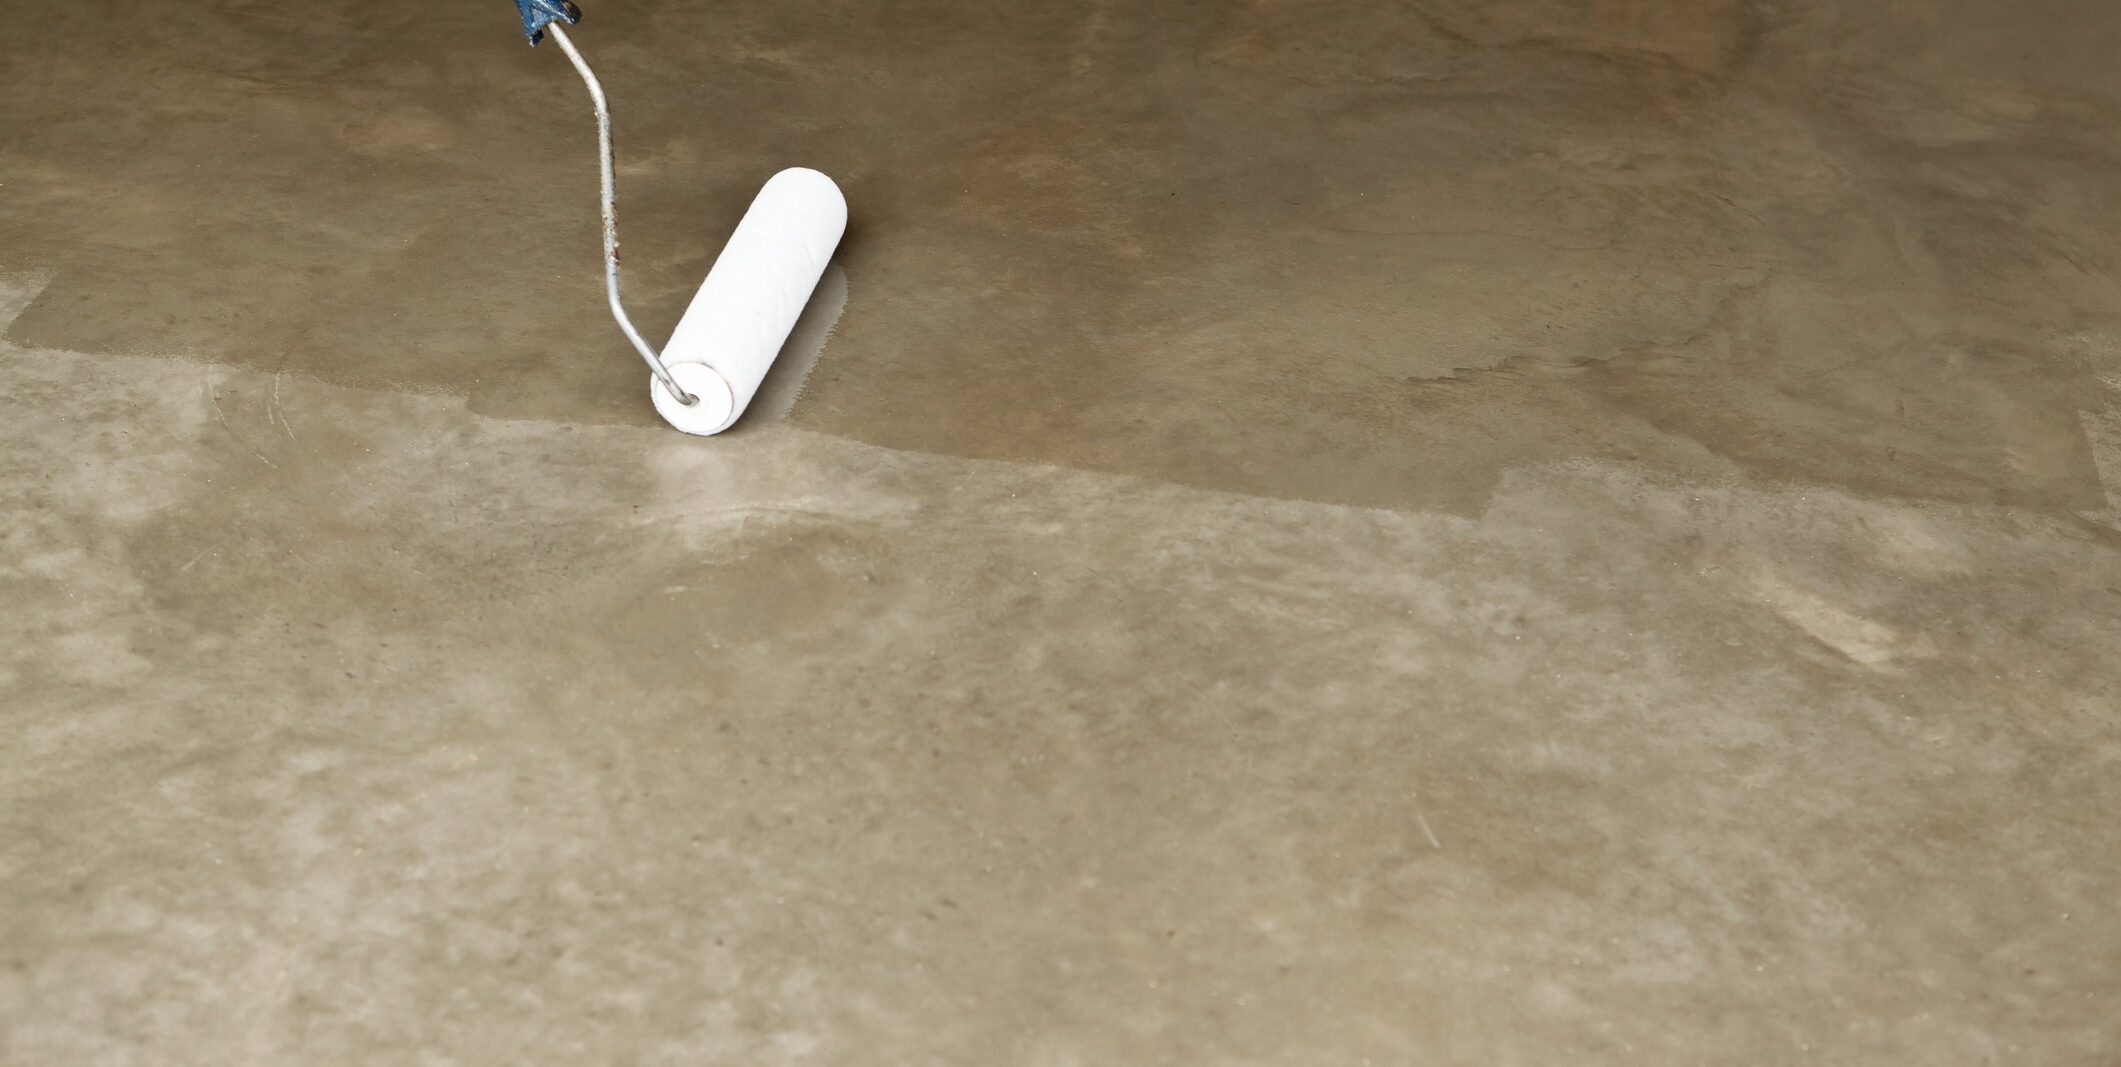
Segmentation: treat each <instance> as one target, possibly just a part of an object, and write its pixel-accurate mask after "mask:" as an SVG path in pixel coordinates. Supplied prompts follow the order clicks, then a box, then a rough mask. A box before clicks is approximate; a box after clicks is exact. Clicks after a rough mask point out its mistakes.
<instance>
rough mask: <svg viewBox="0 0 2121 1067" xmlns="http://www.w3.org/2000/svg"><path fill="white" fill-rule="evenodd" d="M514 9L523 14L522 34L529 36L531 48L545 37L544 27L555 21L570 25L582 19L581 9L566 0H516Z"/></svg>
mask: <svg viewBox="0 0 2121 1067" xmlns="http://www.w3.org/2000/svg"><path fill="white" fill-rule="evenodd" d="M516 10H517V11H519V12H521V13H522V15H523V36H525V37H528V38H530V46H531V47H532V48H536V47H537V45H538V42H539V41H542V40H544V39H545V27H547V26H550V25H552V24H553V23H555V22H564V23H566V24H568V25H569V26H572V25H574V24H575V23H577V22H580V21H582V9H581V8H578V7H576V6H574V5H573V4H571V3H569V2H568V0H516Z"/></svg>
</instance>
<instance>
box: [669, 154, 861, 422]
mask: <svg viewBox="0 0 2121 1067" xmlns="http://www.w3.org/2000/svg"><path fill="white" fill-rule="evenodd" d="M846 231H847V201H846V198H845V197H842V196H841V195H840V189H839V186H837V185H834V184H833V183H832V179H830V178H827V177H825V176H824V175H823V174H820V173H818V172H817V171H814V170H808V169H806V168H802V167H795V168H791V169H789V170H784V171H782V172H780V173H779V174H776V175H774V176H773V177H772V178H771V179H768V180H767V182H766V187H765V188H763V189H761V190H759V195H758V199H756V200H753V201H752V202H751V210H749V211H746V212H744V219H743V221H742V222H739V223H737V224H736V232H735V233H734V234H731V235H730V237H729V243H728V244H727V245H724V246H723V247H722V254H721V255H720V256H719V257H717V258H716V259H715V261H714V269H713V270H710V271H708V272H707V280H706V281H704V282H702V283H700V291H699V293H698V294H697V295H695V296H694V297H693V298H692V304H691V305H690V306H689V307H687V308H686V309H685V317H684V318H682V319H679V320H678V328H677V329H676V330H674V331H672V332H671V334H670V343H669V344H668V345H665V346H663V362H664V363H665V364H667V365H668V366H669V367H670V376H671V377H673V378H676V379H677V380H678V384H680V385H682V386H684V387H685V389H686V391H687V392H690V393H692V394H693V395H694V396H697V397H699V402H698V403H696V404H693V405H692V406H690V407H687V406H686V405H684V404H680V403H678V401H677V398H676V397H673V396H671V395H670V390H668V389H666V388H664V387H663V383H661V382H659V381H657V380H656V379H655V378H654V376H652V375H651V376H650V377H649V379H648V393H649V396H650V397H652V398H653V399H654V400H655V409H656V410H657V411H659V412H661V413H662V415H663V418H664V420H665V421H667V422H669V423H670V425H672V426H675V427H677V428H678V429H680V430H683V431H685V432H686V433H696V434H714V433H720V432H722V431H723V430H726V429H728V428H729V426H730V424H731V423H734V422H735V421H736V420H737V417H738V416H739V415H742V414H743V413H744V408H745V406H746V405H748V404H750V403H751V398H752V396H753V395H754V394H756V393H757V392H758V391H759V382H760V381H762V380H764V379H765V377H766V368H768V367H770V366H772V365H773V357H775V356H777V355H779V354H780V351H781V345H782V344H783V343H784V342H786V341H787V340H788V331H790V330H792V329H794V328H795V320H796V318H797V317H799V316H800V315H802V313H803V305H805V304H807V303H809V302H810V293H811V290H813V289H816V288H817V282H818V277H819V276H820V275H822V274H824V272H825V264H826V263H827V262H828V261H830V260H831V259H832V250H833V249H834V248H837V247H839V243H840V236H841V235H842V234H844V233H845V232H846Z"/></svg>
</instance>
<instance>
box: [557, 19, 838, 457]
mask: <svg viewBox="0 0 2121 1067" xmlns="http://www.w3.org/2000/svg"><path fill="white" fill-rule="evenodd" d="M516 8H517V10H518V12H519V13H520V14H521V15H522V16H523V32H524V35H525V36H527V37H529V38H530V43H531V45H532V46H533V47H535V46H536V45H537V43H538V42H539V41H540V40H543V39H544V37H545V35H546V33H548V32H550V33H551V35H552V39H553V42H554V43H555V44H557V45H559V46H560V51H562V52H565V53H566V54H567V59H568V60H569V61H570V62H572V63H573V64H574V69H575V70H576V72H578V73H579V74H581V76H582V82H583V84H585V85H587V86H588V87H589V98H590V101H591V103H593V104H594V105H595V107H596V117H597V152H598V162H599V163H600V165H601V174H602V182H601V190H602V194H603V209H604V295H605V296H606V297H607V298H608V300H609V302H610V304H611V316H612V318H614V319H617V320H618V324H619V330H620V332H622V333H624V334H625V335H626V339H627V340H628V341H630V342H632V343H633V347H634V350H635V351H637V352H639V353H640V354H641V359H643V360H644V361H646V362H647V364H648V369H649V371H650V372H651V374H650V377H649V380H648V395H649V399H650V400H651V401H653V402H654V404H655V409H656V411H657V412H658V413H659V414H661V415H662V416H663V419H664V421H666V422H668V423H670V425H672V426H675V427H677V428H678V429H680V430H683V431H685V432H686V433H691V434H701V435H708V434H717V433H721V432H722V431H723V430H726V429H728V428H729V427H730V426H731V425H732V424H734V423H735V422H736V420H737V419H738V417H740V416H742V415H743V414H744V408H745V406H746V405H748V404H750V403H751V398H752V397H753V396H755V395H757V394H758V391H759V383H760V382H761V381H763V380H765V377H766V370H767V368H768V367H771V366H772V365H773V360H774V357H775V356H777V355H779V354H780V351H781V346H782V344H784V343H786V341H787V340H788V333H789V331H790V330H793V329H794V328H795V321H796V319H797V318H798V317H800V316H801V315H802V313H803V306H804V305H805V304H808V303H809V302H810V294H811V293H812V292H813V291H814V290H815V289H816V288H817V283H818V279H819V278H820V277H821V276H822V275H823V274H824V272H825V265H826V264H827V263H828V262H829V261H830V260H831V259H832V251H833V249H835V248H837V247H839V243H840V237H841V235H843V234H844V233H845V232H846V230H847V201H846V198H845V197H843V196H841V195H840V190H839V186H837V185H834V184H833V182H832V179H831V178H828V177H826V176H824V175H823V174H820V173H818V172H817V171H814V170H809V169H807V168H803V167H795V168H791V169H789V170H784V171H782V172H780V173H779V174H776V175H774V176H773V177H772V178H771V179H769V180H768V181H767V182H766V185H765V187H764V188H763V189H760V190H759V195H758V197H757V198H756V199H754V200H753V201H752V202H751V208H750V210H748V211H746V212H745V213H744V217H743V219H742V221H740V222H738V223H737V226H736V231H735V232H734V233H733V234H731V235H730V238H729V243H728V244H726V245H724V246H723V247H722V254H721V255H720V256H718V257H716V259H715V261H714V267H713V268H712V269H710V270H709V271H708V272H707V280H706V281H704V282H702V283H700V289H699V292H698V293H696V294H694V295H693V298H692V303H691V304H690V305H688V306H687V307H686V308H685V314H684V316H683V317H682V318H680V319H679V320H678V325H677V329H676V330H674V331H672V332H671V335H670V343H669V344H666V345H664V346H663V351H662V352H661V353H657V352H656V350H655V349H654V348H651V347H649V344H648V342H647V341H645V340H643V339H642V337H641V333H640V331H639V330H637V329H635V328H634V325H633V320H632V319H631V318H630V317H629V316H628V315H627V314H626V307H625V305H624V304H623V303H622V302H621V301H620V299H619V223H618V209H617V207H616V203H615V201H616V196H615V192H614V188H613V185H614V183H613V179H612V162H611V106H610V104H609V103H608V102H607V101H606V100H605V99H604V88H603V86H602V85H601V84H599V83H598V81H597V77H596V75H595V74H594V73H592V72H591V71H590V69H589V64H588V63H587V62H585V61H584V60H583V59H582V53H581V52H580V51H579V50H578V49H576V48H575V46H574V41H572V40H571V39H569V37H568V35H567V31H566V30H565V29H563V28H562V26H563V24H564V25H569V26H571V25H574V24H576V23H578V22H580V21H581V20H582V12H581V10H580V9H579V8H577V7H576V6H575V5H574V4H572V3H568V2H567V0H516Z"/></svg>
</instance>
